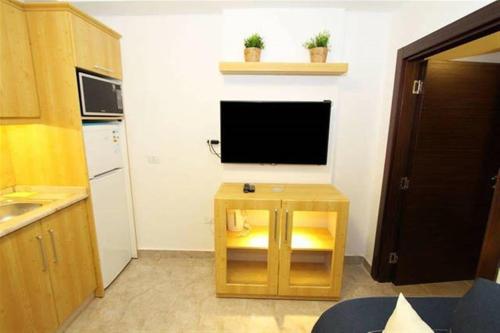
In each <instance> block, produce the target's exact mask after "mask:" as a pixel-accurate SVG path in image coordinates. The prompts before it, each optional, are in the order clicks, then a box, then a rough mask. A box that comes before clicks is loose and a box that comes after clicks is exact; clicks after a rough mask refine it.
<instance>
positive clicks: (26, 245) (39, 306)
mask: <svg viewBox="0 0 500 333" xmlns="http://www.w3.org/2000/svg"><path fill="white" fill-rule="evenodd" d="M39 236H42V228H41V226H40V223H33V224H31V225H29V226H27V227H25V228H23V229H21V230H19V231H17V232H15V233H13V234H10V235H8V236H6V237H2V238H0V332H54V331H55V329H56V328H57V326H58V320H57V315H56V308H55V304H54V298H53V294H52V287H51V282H50V277H49V271H48V269H46V268H44V262H43V257H42V252H41V248H40V243H38V239H37V237H39ZM41 241H42V242H43V244H44V247H45V248H46V245H47V239H45V238H43V239H42V240H41Z"/></svg>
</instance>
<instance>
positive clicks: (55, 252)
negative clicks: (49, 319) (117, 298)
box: [42, 201, 96, 322]
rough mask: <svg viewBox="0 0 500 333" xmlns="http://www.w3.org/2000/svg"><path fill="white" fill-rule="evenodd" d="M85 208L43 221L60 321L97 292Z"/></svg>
mask: <svg viewBox="0 0 500 333" xmlns="http://www.w3.org/2000/svg"><path fill="white" fill-rule="evenodd" d="M86 209H87V208H86V201H80V202H79V203H76V204H74V205H73V206H70V207H68V208H65V209H64V210H62V211H60V212H57V213H55V214H52V215H50V216H49V217H47V218H45V219H43V220H42V230H43V237H44V238H46V239H48V242H47V245H48V249H49V250H48V260H49V267H50V276H51V280H52V288H53V290H54V297H55V300H56V302H55V303H56V308H57V314H58V318H59V321H60V322H63V321H64V320H65V319H66V318H68V317H69V316H70V315H71V314H72V313H73V312H74V311H75V310H76V309H78V307H79V306H80V305H81V304H82V303H83V302H84V301H85V300H86V299H87V298H88V297H89V296H91V295H93V294H94V291H95V289H96V278H95V271H94V265H93V258H92V249H91V247H90V234H89V226H88V223H87V212H86Z"/></svg>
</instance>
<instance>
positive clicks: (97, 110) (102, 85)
mask: <svg viewBox="0 0 500 333" xmlns="http://www.w3.org/2000/svg"><path fill="white" fill-rule="evenodd" d="M119 96H120V97H121V87H120V84H119V83H118V82H116V81H112V80H106V79H103V78H100V77H95V76H92V75H89V74H84V73H80V98H81V103H82V114H83V115H84V116H93V115H96V116H99V115H103V116H106V115H121V114H123V107H122V106H121V105H120V104H121V98H118V97H119Z"/></svg>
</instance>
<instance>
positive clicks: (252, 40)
mask: <svg viewBox="0 0 500 333" xmlns="http://www.w3.org/2000/svg"><path fill="white" fill-rule="evenodd" d="M264 46H265V45H264V40H263V39H262V37H261V36H260V35H259V34H253V35H251V36H250V37H248V38H247V39H245V47H256V48H258V49H264Z"/></svg>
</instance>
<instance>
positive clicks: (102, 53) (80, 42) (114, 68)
mask: <svg viewBox="0 0 500 333" xmlns="http://www.w3.org/2000/svg"><path fill="white" fill-rule="evenodd" d="M71 22H72V25H73V36H74V39H75V40H74V42H75V58H76V65H77V66H78V67H80V68H83V69H86V70H89V71H92V72H97V73H100V74H103V75H106V76H110V77H113V78H117V79H121V77H122V63H121V56H120V35H118V34H116V33H115V32H113V31H111V30H109V29H104V28H102V27H97V26H96V25H94V24H92V23H90V22H89V21H87V20H84V19H82V18H81V17H80V16H76V15H72V17H71Z"/></svg>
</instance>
